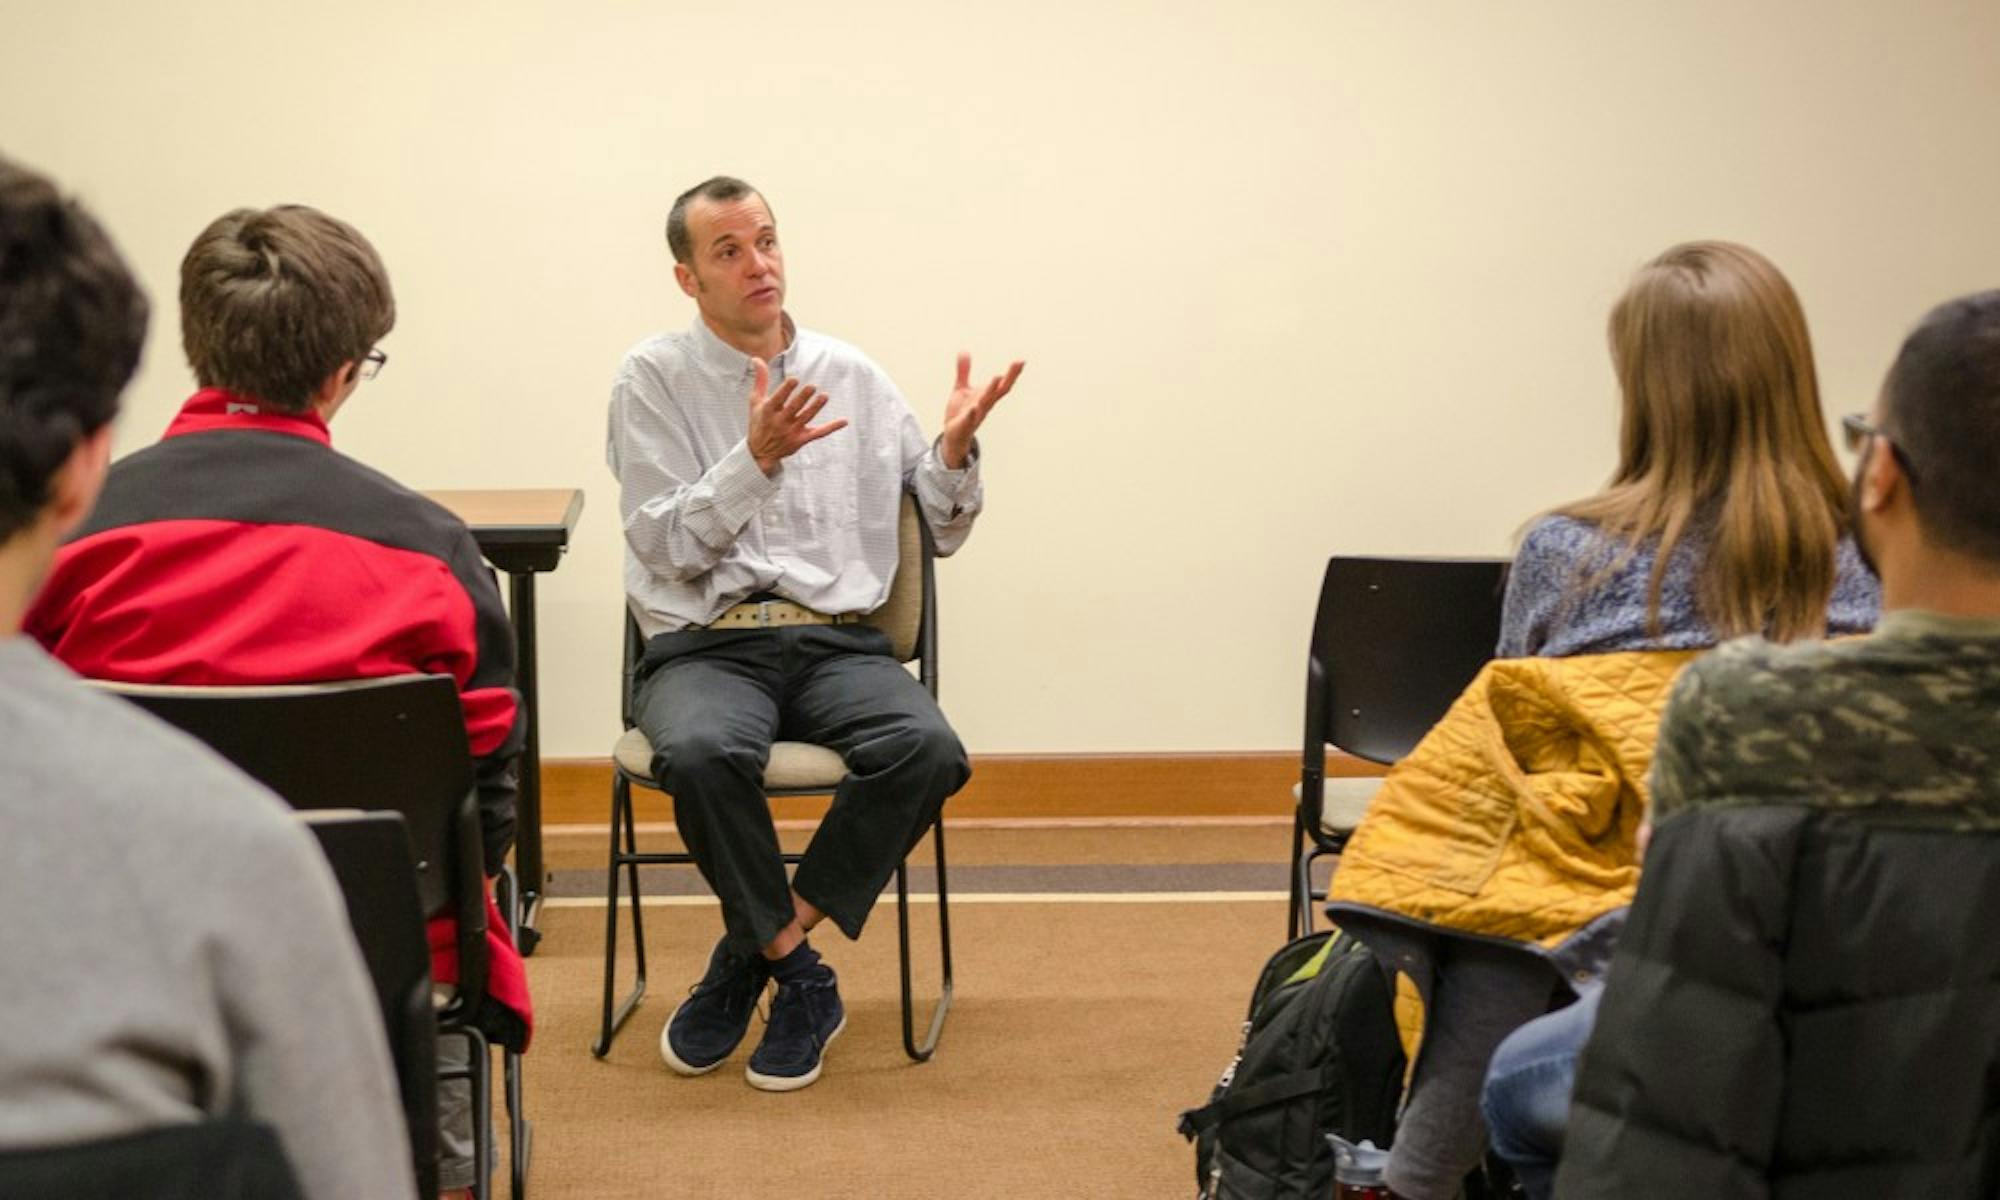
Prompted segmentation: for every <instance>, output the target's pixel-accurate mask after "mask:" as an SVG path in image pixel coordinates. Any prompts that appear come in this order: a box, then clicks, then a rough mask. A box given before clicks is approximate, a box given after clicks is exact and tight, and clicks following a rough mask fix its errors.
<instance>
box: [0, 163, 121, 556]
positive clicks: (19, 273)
mask: <svg viewBox="0 0 2000 1200" xmlns="http://www.w3.org/2000/svg"><path fill="white" fill-rule="evenodd" d="M146 311H147V306H146V297H145V294H144V293H143V292H141V291H140V290H139V285H138V284H137V283H136V282H135V281H134V280H133V278H132V273H131V271H129V270H127V269H126V266H125V262H124V260H123V259H122V258H120V257H119V255H118V250H117V248H116V247H115V246H113V245H112V244H111V239H110V237H109V236H107V235H106V234H105V232H104V230H103V228H102V227H100V226H99V225H98V224H97V222H96V221H95V220H93V219H92V218H91V216H90V214H89V213H87V212H85V211H84V210H83V209H82V207H81V206H79V205H78V204H77V203H76V202H75V201H74V200H65V199H64V198H63V197H62V195H61V194H60V193H59V192H57V191H56V187H55V185H54V184H53V183H51V182H49V181H48V180H47V179H44V178H43V177H42V176H40V175H37V174H35V173H34V172H33V171H30V170H27V169H26V168H24V167H21V166H18V165H16V164H14V163H11V162H9V161H7V160H6V159H4V158H0V542H4V541H7V540H9V539H11V538H12V537H13V536H14V535H15V534H16V533H19V532H20V531H21V530H22V529H25V528H26V527H27V526H28V525H29V524H31V523H32V522H33V521H34V519H35V517H36V515H37V514H39V513H40V512H41V511H42V509H43V508H44V507H45V506H46V505H47V504H48V501H49V485H50V483H51V482H52V481H53V480H54V479H55V474H56V472H57V471H58V470H59V469H61V467H62V465H63V463H64V462H65V461H67V460H68V458H69V456H70V454H71V453H72V452H73V451H74V450H75V449H76V445H77V443H78V442H80V441H82V440H83V439H84V438H86V437H88V436H90V435H91V434H93V433H96V432H97V431H98V430H99V429H102V428H103V427H104V426H105V425H106V424H108V423H109V422H110V421H111V418H113V417H115V416H117V415H118V394H119V393H120V392H121V391H123V390H124V388H125V384H126V382H127V381H128V380H130V379H131V378H132V372H133V370H134V369H135V368H137V367H138V365H139V350H140V347H141V346H142V345H143V344H144V343H145V340H146Z"/></svg>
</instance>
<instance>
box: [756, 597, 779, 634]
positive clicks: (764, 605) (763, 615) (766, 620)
mask: <svg viewBox="0 0 2000 1200" xmlns="http://www.w3.org/2000/svg"><path fill="white" fill-rule="evenodd" d="M775 603H777V601H775V600H759V601H758V602H757V628H759V629H769V628H770V627H771V625H772V621H771V605H773V604H775Z"/></svg>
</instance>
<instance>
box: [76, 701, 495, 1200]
mask: <svg viewBox="0 0 2000 1200" xmlns="http://www.w3.org/2000/svg"><path fill="white" fill-rule="evenodd" d="M97 686H99V687H101V688H104V689H105V690H107V691H110V692H113V693H116V694H117V695H120V696H123V697H125V698H126V699H128V700H130V701H131V702H132V703H134V704H137V705H138V706H139V707H141V708H143V709H145V710H147V711H148V712H150V713H152V714H153V715H154V716H156V717H159V718H160V719H161V720H164V721H166V722H167V723H168V724H170V725H174V726H177V727H179V728H180V729H182V730H184V731H185V732H187V733H189V734H191V735H193V736H194V737H195V738H197V739H198V740H200V741H202V742H205V743H207V744H208V746H209V747H210V748H211V749H213V750H215V751H216V752H217V753H218V754H220V755H222V757H224V758H226V759H228V760H229V761H230V762H232V763H234V764H236V766H237V767H239V768H240V769H241V770H242V771H243V772H244V773H245V774H247V775H249V776H251V777H252V778H253V779H256V780H257V781H258V782H260V783H262V784H263V785H264V786H266V787H268V788H270V789H271V790H272V791H273V792H276V793H277V794H278V795H279V796H280V797H282V798H283V799H284V800H285V801H286V802H287V803H289V804H290V805H291V806H292V807H293V808H296V809H301V810H307V811H311V810H325V809H357V808H358V809H363V810H367V811H380V810H386V811H389V812H394V813H397V814H400V815H401V817H402V819H403V822H404V824H405V826H406V827H407V828H408V831H409V838H410V843H411V847H412V849H413V851H414V853H415V857H416V867H417V894H418V898H419V900H420V901H421V902H422V906H423V912H424V913H425V915H426V916H435V915H438V914H441V913H445V912H450V913H451V914H452V915H453V916H454V918H455V919H456V921H457V925H458V963H459V980H458V983H457V985H456V986H455V988H454V990H453V991H452V994H451V996H450V998H449V999H448V1000H446V1001H445V1002H443V1004H442V1005H441V1006H440V1007H439V1008H438V1009H437V1023H438V1033H439V1036H441V1037H457V1038H461V1039H463V1040H464V1041H465V1042H466V1044H467V1049H468V1056H467V1058H468V1062H469V1064H470V1065H469V1067H467V1068H465V1069H463V1070H460V1071H444V1072H440V1074H439V1076H438V1078H439V1079H441V1080H455V1079H461V1078H462V1079H466V1080H467V1082H468V1085H469V1086H470V1088H471V1090H472V1103H473V1112H474V1114H475V1120H474V1121H473V1145H474V1155H475V1158H476V1160H477V1161H478V1163H479V1164H480V1169H479V1171H478V1172H477V1176H478V1180H477V1183H476V1184H475V1186H474V1194H475V1195H476V1196H478V1197H479V1198H480V1200H486V1197H487V1195H488V1187H487V1180H488V1176H489V1173H490V1168H491V1165H492V1163H493V1160H494V1148H493V1127H492V1116H491V1114H492V1102H491V1084H490V1079H491V1066H490V1062H491V1058H490V1054H489V1047H488V1041H487V1038H486V1035H485V1034H484V1033H483V1032H482V1031H481V1029H480V1028H479V1025H478V1024H477V1023H475V1022H476V1018H477V1015H478V1012H477V1010H478V1009H479V1007H480V1006H481V1005H482V1004H484V1003H486V1001H485V995H486V979H487V948H486V893H485V879H484V876H483V868H484V865H485V864H484V850H483V849H482V847H481V844H480V834H479V818H478V797H477V792H476V789H475V787H474V782H473V766H472V753H471V750H470V749H469V748H468V746H467V744H466V740H465V716H464V713H463V711H462V710H461V709H460V707H459V701H458V689H457V687H456V685H455V684H454V683H453V681H452V680H451V679H450V678H449V677H447V676H443V675H397V676H389V677H385V678H380V679H356V680H344V681H340V682H335V683H308V684H281V685H273V686H266V687H182V686H170V685H158V684H130V683H115V682H103V681H98V682H97ZM502 1063H503V1067H502V1070H503V1074H504V1078H505V1083H506V1094H507V1111H508V1116H509V1119H510V1132H511V1134H512V1140H511V1143H510V1151H511V1153H510V1155H509V1158H510V1165H511V1167H512V1179H511V1182H512V1193H513V1196H514V1197H515V1200H521V1197H523V1196H525V1195H526V1190H527V1170H528V1162H529V1155H530V1153H531V1150H532V1140H531V1139H532V1127H531V1126H530V1125H529V1123H528V1121H527V1119H526V1118H525V1117H524V1116H523V1115H522V1108H521V1056H520V1055H519V1054H518V1053H515V1052H514V1051H513V1050H504V1049H503V1055H502Z"/></svg>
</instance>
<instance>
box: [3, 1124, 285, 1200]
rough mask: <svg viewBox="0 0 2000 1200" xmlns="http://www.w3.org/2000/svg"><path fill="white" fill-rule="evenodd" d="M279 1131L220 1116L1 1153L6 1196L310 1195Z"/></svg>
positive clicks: (246, 1198) (210, 1199)
mask: <svg viewBox="0 0 2000 1200" xmlns="http://www.w3.org/2000/svg"><path fill="white" fill-rule="evenodd" d="M303 1195H304V1193H302V1192H301V1191H300V1190H299V1184H298V1178H297V1176H295V1175H294V1174H293V1173H292V1165H291V1161H290V1160H289V1159H287V1158H286V1157H285V1150H284V1146H283V1145H282V1144H281V1143H280V1142H279V1140H278V1134H277V1131H276V1130H274V1129H272V1128H271V1127H270V1126H268V1125H264V1124H261V1123H258V1122H253V1121H242V1120H235V1119H231V1118H216V1119H213V1120H208V1121H199V1122H193V1123H189V1124H182V1125H166V1126H161V1127H160V1128H157V1129H148V1130H143V1131H141V1132H139V1133H130V1134H123V1135H120V1136H118V1137H109V1138H103V1139H99V1140H97V1141H89V1142H75V1143H71V1144H69V1145H66V1146H60V1147H55V1148H51V1149H35V1150H9V1151H6V1152H4V1153H0V1196H4V1197H15V1196H32V1197H34V1198H35V1200H102V1198H103V1197H106V1196H117V1197H120V1198H121V1200H187V1197H190V1196H200V1197H203V1200H302V1197H303Z"/></svg>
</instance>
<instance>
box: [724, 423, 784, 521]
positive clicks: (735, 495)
mask: <svg viewBox="0 0 2000 1200" xmlns="http://www.w3.org/2000/svg"><path fill="white" fill-rule="evenodd" d="M784 477H785V464H783V463H779V464H778V471H777V474H775V475H766V474H764V468H762V467H760V466H758V465H757V459H756V458H755V457H754V456H753V455H752V454H751V453H750V443H748V442H738V443H736V445H735V446H734V447H732V448H731V449H730V451H729V453H727V454H725V455H723V456H722V460H721V461H720V462H717V463H716V464H715V469H714V472H713V476H712V482H713V483H714V484H715V506H716V507H717V508H718V509H720V510H721V512H722V516H723V520H724V522H725V523H727V524H728V526H729V527H730V528H731V529H741V528H743V527H744V526H745V525H748V524H749V523H750V518H752V517H754V516H756V515H757V510H759V509H761V508H763V507H764V505H765V504H766V503H767V502H768V501H769V500H770V499H771V497H773V496H775V495H777V494H778V491H779V489H780V488H781V487H782V486H783V483H784Z"/></svg>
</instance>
